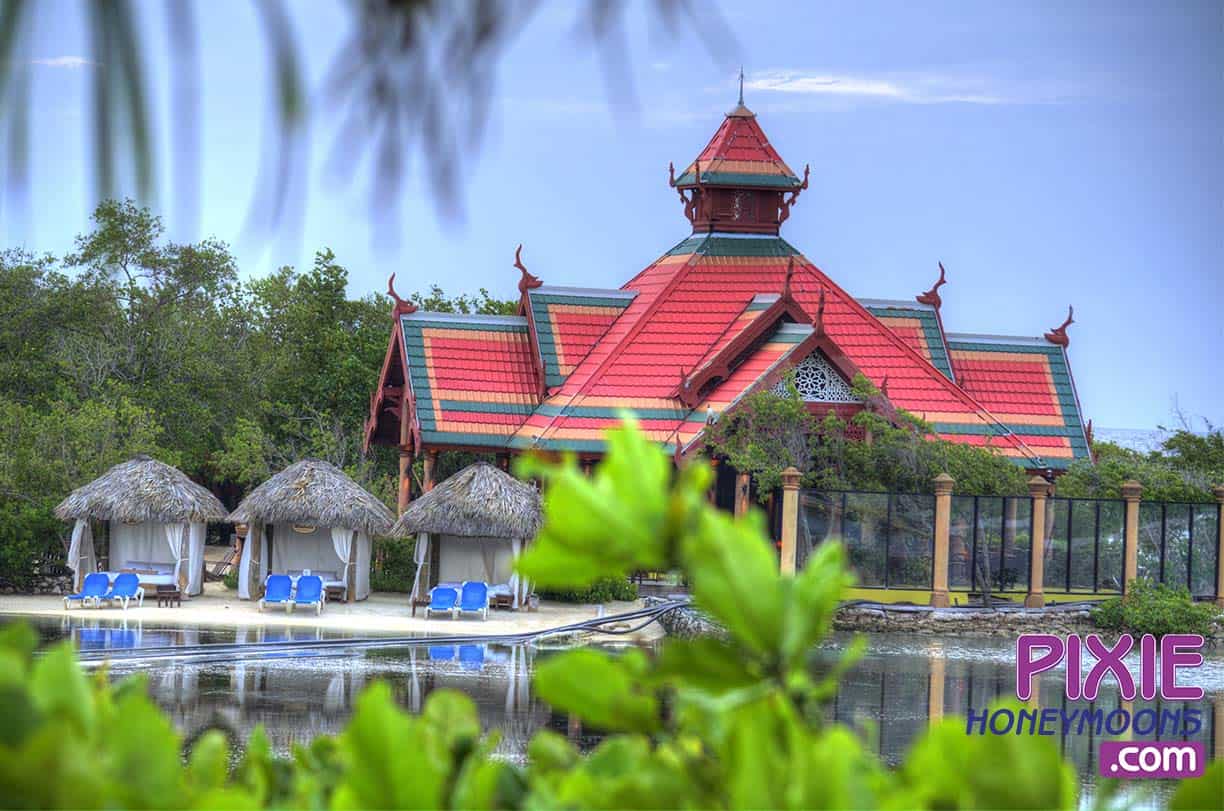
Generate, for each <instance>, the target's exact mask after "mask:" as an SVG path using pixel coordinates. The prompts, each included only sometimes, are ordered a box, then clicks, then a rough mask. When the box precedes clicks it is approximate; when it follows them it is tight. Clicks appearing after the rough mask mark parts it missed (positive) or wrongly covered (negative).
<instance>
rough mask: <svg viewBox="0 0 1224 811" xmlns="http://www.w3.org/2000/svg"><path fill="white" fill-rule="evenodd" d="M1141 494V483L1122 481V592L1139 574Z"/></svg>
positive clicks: (1126, 589)
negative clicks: (1124, 539)
mask: <svg viewBox="0 0 1224 811" xmlns="http://www.w3.org/2000/svg"><path fill="white" fill-rule="evenodd" d="M1142 496H1143V485H1142V484H1140V483H1139V482H1137V481H1135V480H1134V479H1131V480H1129V481H1124V482H1122V498H1123V499H1124V500H1125V501H1126V546H1125V550H1126V551H1125V564H1124V566H1123V569H1122V572H1123V574H1122V592H1123V593H1126V592H1129V591H1130V588H1131V583H1133V582H1134V580H1135V578H1136V577H1138V576H1139V499H1140V498H1141V497H1142ZM1069 542H1070V541H1068V543H1069Z"/></svg>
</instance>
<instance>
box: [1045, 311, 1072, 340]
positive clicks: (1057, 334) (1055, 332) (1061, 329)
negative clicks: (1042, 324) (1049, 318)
mask: <svg viewBox="0 0 1224 811" xmlns="http://www.w3.org/2000/svg"><path fill="white" fill-rule="evenodd" d="M1074 316H1075V308H1074V307H1071V306H1068V307H1067V320H1066V321H1064V322H1062V324H1061V325H1059V326H1057V327H1055V328H1054V329H1052V330H1050V331H1049V332H1047V333H1046V334H1045V339H1046V340H1047V341H1049V342H1050V343H1052V344H1054V345H1055V346H1061V347H1067V346H1069V345H1070V344H1071V339H1070V338H1068V337H1067V327H1069V326H1071V325H1072V324H1074V323H1075V318H1074Z"/></svg>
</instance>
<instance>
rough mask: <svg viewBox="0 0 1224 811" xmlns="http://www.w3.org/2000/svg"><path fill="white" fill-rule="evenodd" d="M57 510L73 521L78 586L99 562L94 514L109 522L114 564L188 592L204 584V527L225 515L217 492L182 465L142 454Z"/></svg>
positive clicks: (71, 556) (115, 569) (145, 580)
mask: <svg viewBox="0 0 1224 811" xmlns="http://www.w3.org/2000/svg"><path fill="white" fill-rule="evenodd" d="M55 514H56V516H57V517H58V518H60V519H61V520H63V521H74V522H75V524H74V525H73V528H72V544H71V545H70V546H69V549H68V566H69V568H71V569H72V571H73V573H74V574H75V576H76V583H77V585H78V586H79V585H80V582H81V580H82V579H83V578H84V576H85V575H86V574H88V573H89V572H92V571H94V569H96V568H97V556H96V554H95V553H94V543H93V531H92V527H91V526H90V522H91V521H102V522H106V523H107V525H108V529H109V553H108V561H109V565H108V567H107V568H108V569H109V570H110V572H111V573H112V574H117V573H119V572H123V571H132V572H136V574H137V575H138V576H139V577H140V582H141V584H143V585H148V586H156V585H174V584H177V585H178V586H179V588H180V589H181V590H182V591H183V593H185V594H199V593H200V590H201V589H202V588H203V587H204V533H205V530H206V528H207V523H208V522H209V521H224V520H225V507H223V506H222V504H221V502H220V501H218V500H217V497H216V496H214V495H213V494H212V493H210V492H208V491H207V490H206V489H204V488H203V487H201V486H200V485H198V484H196V483H195V482H193V481H192V480H191V479H189V478H187V476H186V475H185V474H184V473H183V472H182V471H180V470H177V469H176V468H173V467H170V466H169V465H166V464H162V463H161V462H158V461H157V460H156V459H150V458H149V457H148V456H144V455H140V456H136V457H135V458H133V459H131V460H129V461H127V462H123V463H121V464H118V465H115V466H114V467H112V468H111V469H110V470H108V471H106V472H105V473H103V474H102V475H101V476H99V477H98V478H96V479H94V480H93V481H92V482H90V483H89V484H87V485H85V486H84V487H80V488H78V489H76V490H73V491H72V493H70V494H69V495H68V498H66V499H64V500H63V502H61V503H60V505H59V506H58V507H56V508H55Z"/></svg>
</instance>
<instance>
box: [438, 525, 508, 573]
mask: <svg viewBox="0 0 1224 811" xmlns="http://www.w3.org/2000/svg"><path fill="white" fill-rule="evenodd" d="M513 573H514V555H513V550H512V547H511V541H510V540H509V539H507V538H486V537H479V538H468V537H461V536H458V535H442V536H440V537H439V538H438V577H437V581H438V582H439V583H462V582H463V581H465V580H480V581H483V582H485V583H488V584H490V585H499V584H503V583H505V584H508V583H509V582H510V578H511V576H512V575H513Z"/></svg>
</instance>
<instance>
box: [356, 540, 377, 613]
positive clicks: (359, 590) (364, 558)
mask: <svg viewBox="0 0 1224 811" xmlns="http://www.w3.org/2000/svg"><path fill="white" fill-rule="evenodd" d="M372 547H373V544H372V543H371V542H370V536H369V535H366V534H365V533H364V532H358V533H357V583H356V592H355V594H356V597H357V599H358V600H364V599H365V598H367V597H369V596H370V564H371V563H372V561H371V557H372V551H373V550H372Z"/></svg>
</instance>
